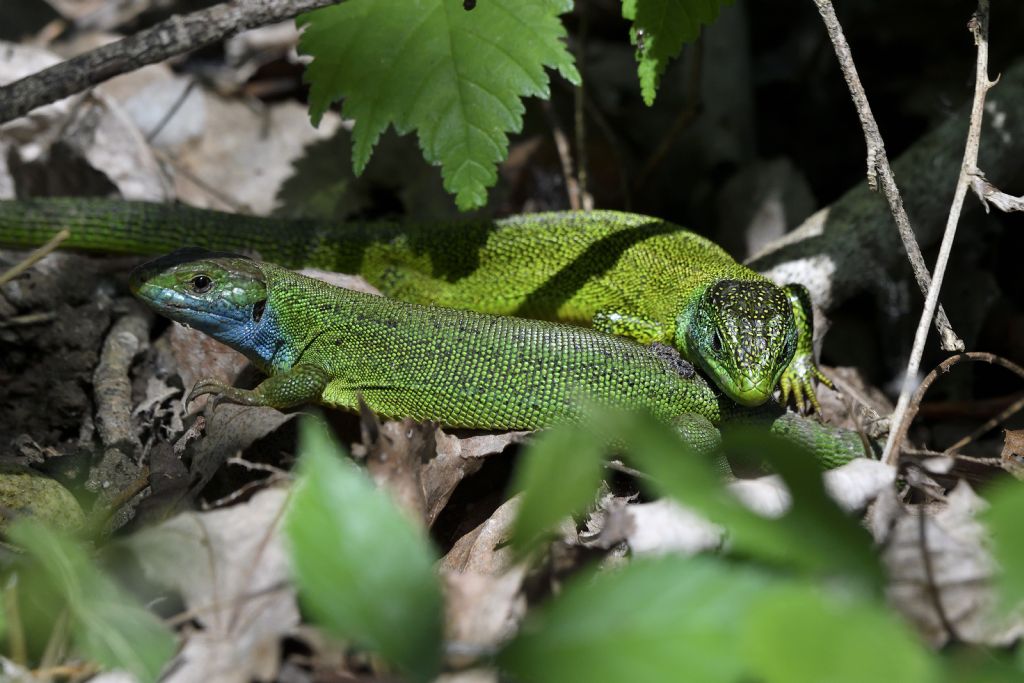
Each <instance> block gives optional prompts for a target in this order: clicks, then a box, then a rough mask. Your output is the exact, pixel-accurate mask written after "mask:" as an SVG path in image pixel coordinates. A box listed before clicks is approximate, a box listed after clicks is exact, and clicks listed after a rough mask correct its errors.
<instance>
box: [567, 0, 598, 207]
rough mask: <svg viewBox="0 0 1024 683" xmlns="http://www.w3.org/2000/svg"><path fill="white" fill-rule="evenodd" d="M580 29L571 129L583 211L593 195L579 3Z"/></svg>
mask: <svg viewBox="0 0 1024 683" xmlns="http://www.w3.org/2000/svg"><path fill="white" fill-rule="evenodd" d="M579 8H580V29H579V37H578V38H577V41H576V67H577V69H578V70H579V72H580V84H579V86H577V87H576V88H574V89H573V94H572V105H573V128H574V129H575V130H574V133H575V137H576V179H577V182H578V183H579V186H580V201H581V202H582V204H583V210H584V211H593V210H594V195H593V194H591V193H590V192H589V191H588V190H587V182H588V174H587V168H588V165H587V123H586V117H585V116H584V115H583V104H584V101H585V100H586V94H587V91H586V87H587V76H586V74H585V73H584V67H585V66H586V64H585V61H586V54H587V29H588V28H589V25H590V22H589V21H588V19H587V5H586V3H580V5H579Z"/></svg>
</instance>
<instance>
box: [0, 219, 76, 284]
mask: <svg viewBox="0 0 1024 683" xmlns="http://www.w3.org/2000/svg"><path fill="white" fill-rule="evenodd" d="M69 237H71V231H70V230H68V229H67V228H64V229H63V230H61V231H60V232H58V233H57V234H56V235H54V236H53V237H52V238H50V241H49V242H47V243H46V244H44V245H43V246H41V247H39V248H38V249H36V250H35V251H33V252H32V253H31V254H29V255H28V256H26V257H25V258H24V259H23V260H22V261H21V262H20V263H18V264H16V265H14V266H13V267H12V268H10V269H9V270H7V271H6V272H4V273H2V274H0V286H3V285H5V284H7V283H8V282H10V281H11V280H13V279H14V278H16V277H18V276H19V275H21V274H22V273H24V272H25V271H26V270H28V269H29V268H31V267H32V266H34V265H35V264H37V263H38V262H39V261H41V260H43V258H44V257H45V256H47V255H48V254H49V253H50V252H52V251H54V250H55V249H56V248H57V247H59V246H60V243H61V242H63V241H64V240H66V239H67V238H69Z"/></svg>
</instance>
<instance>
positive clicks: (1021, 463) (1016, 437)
mask: <svg viewBox="0 0 1024 683" xmlns="http://www.w3.org/2000/svg"><path fill="white" fill-rule="evenodd" d="M1000 461H1001V464H1002V466H1003V469H1004V470H1006V471H1007V472H1009V473H1010V474H1012V475H1013V476H1015V477H1016V478H1017V479H1024V429H1007V430H1006V431H1005V433H1004V441H1003V452H1002V453H1001V454H1000Z"/></svg>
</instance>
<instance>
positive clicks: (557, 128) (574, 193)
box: [541, 100, 583, 211]
mask: <svg viewBox="0 0 1024 683" xmlns="http://www.w3.org/2000/svg"><path fill="white" fill-rule="evenodd" d="M541 108H542V109H543V110H544V115H545V116H546V117H547V120H548V126H549V127H550V128H551V137H553V138H554V139H555V149H556V150H557V151H558V161H559V163H560V164H561V166H562V178H563V180H564V181H565V192H566V194H567V195H568V196H569V208H571V209H572V210H573V211H579V210H580V209H581V208H583V202H582V200H581V199H580V186H579V183H578V182H577V180H576V173H575V172H574V170H573V163H572V151H571V150H570V149H569V138H568V137H567V136H566V134H565V131H564V130H562V124H561V122H560V121H559V120H558V115H557V114H555V108H554V105H552V104H551V101H550V100H544V101H543V102H542V103H541Z"/></svg>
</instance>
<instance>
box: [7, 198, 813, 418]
mask: <svg viewBox="0 0 1024 683" xmlns="http://www.w3.org/2000/svg"><path fill="white" fill-rule="evenodd" d="M61 228H69V229H70V230H71V238H70V239H69V240H67V241H66V242H65V243H64V246H67V247H72V248H80V249H93V250H102V251H118V252H128V253H139V254H149V255H156V254H160V253H164V252H167V251H171V250H173V249H176V248H179V247H181V246H185V245H195V246H199V247H203V248H206V249H212V250H220V251H234V252H242V253H248V254H255V255H258V256H259V257H261V258H263V259H265V260H267V261H272V262H275V263H278V264H280V265H283V266H285V267H290V268H298V267H304V266H308V267H315V268H321V269H325V270H331V271H335V272H346V273H355V274H359V275H362V276H363V277H364V278H366V280H368V281H369V282H370V283H371V284H373V285H374V286H376V287H377V288H379V289H380V290H381V291H382V292H383V293H384V294H386V295H388V296H391V297H394V298H398V299H402V300H405V301H409V302H413V303H420V304H437V305H441V306H447V307H452V308H463V309H469V310H474V311H479V312H483V313H492V314H499V315H515V316H520V317H528V318H537V319H542V320H551V321H559V322H568V323H574V324H578V325H590V326H593V327H594V328H596V329H598V330H601V331H604V332H609V333H612V334H615V335H619V336H624V337H628V338H631V339H634V340H636V341H639V342H642V343H645V344H651V343H655V342H658V343H662V344H667V345H670V346H673V347H675V348H676V349H678V350H679V352H680V353H681V354H682V356H683V357H684V358H686V359H687V360H689V361H691V362H692V363H694V364H695V365H697V366H699V367H700V368H701V369H702V370H703V371H704V372H705V373H706V374H707V376H708V377H709V378H710V379H711V381H712V382H713V383H714V384H715V385H716V386H717V387H718V388H719V389H720V390H721V391H722V392H724V393H725V394H726V395H727V396H728V397H729V398H731V399H732V400H734V401H736V402H737V403H739V404H741V405H744V406H756V405H760V404H762V403H765V402H766V401H768V400H769V399H770V398H771V397H772V394H773V392H774V391H775V390H776V388H778V389H780V390H781V393H782V397H783V400H784V401H788V400H789V398H790V396H792V397H793V399H794V400H795V402H796V404H797V406H798V407H800V408H802V407H803V406H804V404H805V401H806V402H808V403H810V404H811V406H814V407H815V408H816V407H817V399H816V396H815V392H814V386H813V384H814V381H815V380H818V381H821V382H823V383H825V384H827V385H829V386H831V383H830V382H829V381H828V379H827V378H826V377H825V376H824V375H823V374H822V373H821V372H820V371H819V369H818V368H817V366H816V365H815V363H814V359H813V348H812V336H813V328H812V313H811V306H810V297H809V296H808V294H807V291H806V289H804V288H803V287H802V286H801V285H794V284H791V285H785V286H779V285H776V284H774V283H773V282H771V281H770V280H768V279H767V278H765V277H763V276H762V275H760V274H758V273H756V272H755V271H753V270H751V269H750V268H747V267H746V266H744V265H742V264H739V263H737V262H736V261H735V260H734V259H732V258H731V257H730V256H729V255H728V254H727V253H726V252H725V251H724V250H723V249H722V248H721V247H719V246H717V245H716V244H714V243H713V242H711V241H709V240H707V239H705V238H703V237H701V236H700V235H697V234H696V233H693V232H690V231H688V230H685V229H683V228H681V227H679V226H678V225H674V224H672V223H669V222H666V221H662V220H659V219H656V218H650V217H647V216H641V215H637V214H630V213H622V212H616V211H591V212H551V213H538V214H528V215H522V216H514V217H511V218H506V219H501V220H494V221H490V220H475V221H474V220H470V221H445V222H434V223H431V222H423V223H388V222H380V223H366V222H363V223H360V222H352V223H332V222H321V221H312V220H301V219H300V220H287V219H280V218H260V217H252V216H242V215H236V214H227V213H220V212H216V211H208V210H201V209H194V208H189V207H184V206H175V205H157V204H147V203H141V202H124V201H117V200H97V199H44V200H30V201H12V202H0V244H4V245H7V246H34V245H37V244H40V243H42V242H45V241H46V240H47V239H49V238H50V237H52V235H53V234H55V233H56V232H57V231H58V230H60V229H61Z"/></svg>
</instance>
